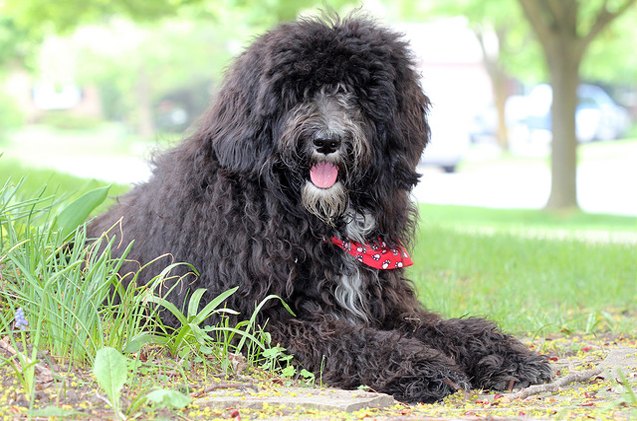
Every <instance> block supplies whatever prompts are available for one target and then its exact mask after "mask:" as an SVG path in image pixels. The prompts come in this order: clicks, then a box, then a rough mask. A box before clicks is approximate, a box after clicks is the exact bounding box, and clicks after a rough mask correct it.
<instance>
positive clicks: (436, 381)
mask: <svg viewBox="0 0 637 421" xmlns="http://www.w3.org/2000/svg"><path fill="white" fill-rule="evenodd" d="M428 106H429V102H428V99H427V98H426V97H425V95H424V94H423V92H422V90H421V87H420V85H419V75H418V74H417V72H416V71H415V66H414V60H413V58H412V57H411V55H410V52H409V50H408V48H407V45H406V43H405V42H404V41H403V40H402V39H401V37H400V35H398V34H396V33H394V32H392V31H390V30H387V29H384V28H382V27H380V26H378V25H377V24H376V23H374V22H372V21H371V20H369V19H365V18H356V17H350V18H347V19H343V20H339V19H333V20H301V21H299V22H295V23H289V24H283V25H281V26H279V27H277V28H275V29H274V30H272V31H270V32H268V33H266V34H265V35H263V36H261V37H260V38H258V39H257V40H256V41H255V42H254V43H253V44H252V45H251V46H250V47H249V48H248V49H247V50H246V51H245V52H244V53H243V54H242V55H241V56H239V57H238V59H237V60H236V61H235V63H234V64H233V65H232V66H231V68H230V69H229V70H228V72H227V75H226V78H225V82H224V83H223V86H222V87H221V90H220V92H219V94H218V96H217V98H216V100H215V101H214V103H213V105H212V107H211V108H210V110H209V111H208V112H207V114H206V115H205V116H204V117H203V119H202V120H201V121H200V124H199V126H198V127H199V128H198V130H197V131H196V132H195V133H194V134H193V135H192V136H190V137H189V138H188V139H186V140H185V141H184V142H183V143H181V144H180V145H179V146H177V147H176V148H174V149H172V150H170V151H168V152H167V153H165V154H163V155H162V156H160V157H159V158H158V159H157V160H156V162H155V164H156V168H155V170H154V174H153V176H152V178H151V179H150V181H148V182H147V183H144V184H141V185H138V186H136V187H135V188H134V189H133V190H132V191H131V192H130V193H128V194H127V195H125V196H123V197H122V198H121V199H120V200H119V202H118V204H116V205H115V206H114V207H113V208H112V209H111V210H110V211H109V212H107V213H106V214H104V215H102V216H100V217H98V218H97V219H96V220H95V221H94V222H93V223H92V225H91V226H90V233H91V234H92V235H94V236H98V235H99V234H100V233H102V232H104V231H106V230H108V229H109V228H110V227H111V226H113V225H114V224H116V223H117V221H120V220H121V234H119V233H118V234H117V235H118V236H120V237H121V238H120V240H123V241H122V242H123V243H124V244H126V243H128V242H130V241H131V240H135V244H134V246H133V248H132V252H131V254H130V255H129V256H128V257H129V259H132V260H134V261H136V262H138V263H139V264H140V265H145V264H147V263H148V262H151V261H152V260H153V259H154V258H156V257H157V256H160V255H162V254H164V253H170V254H171V256H173V258H174V259H175V260H177V261H186V262H190V263H192V264H193V265H194V266H195V267H196V268H197V269H198V270H199V271H200V276H199V277H198V278H196V279H194V280H192V282H190V283H187V284H184V285H181V286H178V288H175V289H174V290H173V291H172V292H171V293H170V295H169V298H170V300H172V301H173V302H175V303H176V304H178V305H182V304H183V302H184V300H185V299H186V297H187V296H188V293H189V292H191V291H194V289H196V288H201V287H203V288H205V289H206V290H207V292H206V295H205V296H204V301H205V300H208V301H209V300H210V299H212V298H213V297H215V296H216V295H218V294H220V293H221V292H223V291H226V290H228V289H230V288H232V287H234V286H236V285H239V287H240V288H239V290H238V292H237V293H236V294H235V295H233V296H232V297H231V298H230V300H229V302H228V306H229V307H230V308H234V309H236V310H239V311H240V312H241V314H242V315H243V316H244V317H246V316H248V315H250V314H251V313H252V312H253V311H254V308H255V304H256V303H259V302H260V301H262V300H263V299H264V298H265V297H266V296H267V295H270V294H276V295H278V296H280V297H282V298H283V299H284V300H285V301H286V302H287V303H289V304H290V306H291V307H292V309H293V310H294V311H295V313H296V317H293V316H291V315H290V314H288V313H287V312H286V311H285V310H284V309H283V308H282V307H281V306H280V305H277V304H276V303H274V302H269V303H268V304H267V305H266V307H265V308H264V309H263V311H262V312H261V313H260V321H261V322H262V323H263V322H265V321H266V320H268V325H267V326H268V329H269V331H270V332H271V334H272V338H273V340H274V341H276V342H279V343H281V344H282V345H283V346H285V347H286V348H287V349H288V350H289V352H291V353H292V354H293V355H294V356H295V357H296V358H297V359H298V361H299V362H300V364H301V365H302V366H303V367H305V368H307V369H308V370H311V371H315V372H317V373H318V372H319V370H322V376H323V380H324V381H325V382H326V383H328V384H330V385H333V386H336V387H341V388H355V387H357V386H359V385H367V386H369V387H371V388H372V389H374V390H377V391H382V392H386V393H389V394H392V395H393V396H394V397H396V398H397V399H399V400H401V401H406V402H431V401H436V400H439V399H441V398H443V397H444V396H446V395H447V394H449V393H452V392H453V391H455V390H457V389H467V388H470V387H475V388H488V389H504V388H506V387H508V386H511V384H514V383H515V384H516V385H518V386H520V385H521V386H524V385H528V384H531V383H540V382H544V381H547V380H548V379H549V378H550V377H551V370H550V368H549V365H548V364H547V362H546V360H545V359H544V358H543V357H541V356H538V355H536V354H534V353H532V352H530V351H529V350H528V349H526V348H525V347H524V346H523V345H522V344H521V343H520V342H519V341H518V340H516V339H514V338H513V337H511V336H509V335H506V334H503V333H501V332H500V331H499V330H498V329H497V328H496V327H495V326H494V325H493V324H492V323H491V322H489V321H486V320H482V319H476V318H468V319H453V320H443V319H442V318H440V317H439V316H438V315H436V314H433V313H430V312H427V311H426V310H424V309H423V308H422V307H421V305H420V304H419V302H418V300H417V298H416V296H415V294H414V290H413V288H412V286H411V284H410V282H409V281H408V280H407V279H406V278H405V273H404V269H395V270H377V269H372V268H369V267H366V266H363V265H360V264H359V263H358V262H356V261H355V260H354V259H353V258H352V257H351V256H350V255H348V254H347V253H345V252H343V251H342V250H341V249H340V248H338V247H336V246H334V245H333V244H332V243H331V242H330V241H329V239H330V238H331V237H332V236H337V237H340V238H343V239H347V238H349V239H354V240H357V241H360V242H365V241H370V240H374V239H378V238H382V239H383V240H384V241H386V242H387V243H389V244H391V245H405V246H407V247H408V246H409V245H410V242H411V240H412V238H413V233H414V229H415V220H416V213H415V208H414V206H413V204H412V203H411V202H410V199H409V193H410V190H411V189H412V187H413V186H414V185H415V184H416V182H417V181H418V174H417V173H416V172H415V168H416V165H417V163H418V160H419V158H420V155H421V153H422V151H423V149H424V147H425V145H426V143H427V141H428V139H429V127H428V125H427V121H426V111H427V109H428ZM326 162H329V163H330V164H327V165H334V166H336V167H337V169H338V170H337V171H338V180H337V181H336V182H335V184H333V185H331V186H330V187H326V186H323V187H318V186H316V185H315V184H314V182H313V180H312V177H311V175H310V173H311V172H312V169H313V166H315V165H316V164H317V163H326ZM330 168H333V167H330ZM328 184H330V183H328ZM122 249H123V247H122V248H120V249H118V250H122ZM119 252H120V253H121V251H119ZM166 263H167V262H166V261H161V260H160V261H158V262H156V263H155V264H154V265H150V266H149V267H147V268H146V269H145V270H144V273H145V274H146V275H143V276H142V278H144V277H145V279H146V280H147V279H148V277H149V276H150V275H151V274H153V273H157V272H158V271H159V269H160V268H161V267H163V266H165V264H166ZM162 265H163V266H162ZM131 269H133V267H132V266H131V264H129V265H128V266H126V267H125V268H124V269H123V271H127V270H131ZM166 317H167V320H168V321H169V322H171V320H170V318H169V317H168V316H166ZM172 322H174V320H172Z"/></svg>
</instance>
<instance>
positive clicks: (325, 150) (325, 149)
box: [313, 136, 341, 155]
mask: <svg viewBox="0 0 637 421" xmlns="http://www.w3.org/2000/svg"><path fill="white" fill-rule="evenodd" d="M313 142H314V146H316V150H317V152H319V153H322V154H324V155H329V154H331V153H333V152H336V151H337V150H338V148H339V147H340V146H341V140H340V139H339V138H338V137H333V136H320V137H316V138H314V141H313Z"/></svg>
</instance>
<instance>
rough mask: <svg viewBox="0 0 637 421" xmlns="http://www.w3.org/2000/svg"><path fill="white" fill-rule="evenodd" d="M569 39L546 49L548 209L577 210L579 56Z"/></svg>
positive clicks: (561, 40)
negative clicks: (550, 94) (549, 90)
mask: <svg viewBox="0 0 637 421" xmlns="http://www.w3.org/2000/svg"><path fill="white" fill-rule="evenodd" d="M576 51H577V48H574V46H573V45H572V43H570V42H568V40H564V39H560V40H559V41H557V42H555V44H553V45H551V46H550V47H549V49H548V51H546V55H547V61H548V65H549V73H550V79H551V86H552V87H553V105H552V107H551V124H552V131H553V141H552V142H551V195H550V197H549V200H548V203H547V204H546V208H547V209H552V210H556V209H560V210H568V209H577V208H578V205H577V134H576V129H575V112H576V109H577V103H578V98H577V87H578V85H579V67H580V62H581V57H579V56H578V54H577V52H576Z"/></svg>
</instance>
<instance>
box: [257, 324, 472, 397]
mask: <svg viewBox="0 0 637 421" xmlns="http://www.w3.org/2000/svg"><path fill="white" fill-rule="evenodd" d="M269 330H270V332H271V334H272V336H273V339H274V341H275V342H278V343H281V344H282V345H283V346H285V347H286V348H287V349H288V351H289V352H290V353H291V354H293V355H294V356H295V357H296V358H297V360H298V361H299V362H300V364H301V365H302V366H303V367H305V368H306V369H308V370H310V371H312V372H314V373H315V374H316V376H321V378H322V380H323V381H324V382H326V383H327V384H329V385H331V386H334V387H339V388H343V389H353V388H356V387H358V386H360V385H365V386H369V387H370V388H371V389H373V390H375V391H378V392H384V393H388V394H391V395H393V396H394V397H395V398H396V399H398V400H400V401H403V402H434V401H438V400H440V399H442V398H444V397H445V396H446V395H449V394H451V393H453V392H455V391H456V390H458V389H468V388H469V381H468V378H467V376H466V375H465V373H464V372H463V371H462V370H461V369H460V368H459V367H458V365H456V363H455V362H454V360H453V359H452V358H449V357H447V356H445V355H444V354H443V353H442V352H440V351H439V350H436V349H434V348H432V347H429V346H426V345H425V344H423V343H422V342H421V341H418V340H416V339H413V338H408V337H405V335H403V334H401V333H400V332H398V331H382V330H377V329H373V328H369V327H363V326H359V325H354V324H351V323H349V322H347V321H343V320H335V319H327V318H323V319H320V320H312V321H304V320H298V319H294V320H289V321H287V322H285V323H284V322H280V323H275V324H274V325H271V326H270V327H269Z"/></svg>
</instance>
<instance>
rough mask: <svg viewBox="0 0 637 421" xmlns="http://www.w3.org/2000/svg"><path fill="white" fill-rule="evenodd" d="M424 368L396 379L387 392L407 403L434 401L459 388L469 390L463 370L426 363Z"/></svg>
mask: <svg viewBox="0 0 637 421" xmlns="http://www.w3.org/2000/svg"><path fill="white" fill-rule="evenodd" d="M421 368H422V370H419V371H417V372H414V373H413V374H410V375H407V376H402V377H398V378H396V379H394V381H392V382H391V383H390V384H388V385H387V387H386V390H385V392H386V393H389V394H391V395H393V396H394V398H395V399H396V400H399V401H401V402H406V403H420V402H424V403H432V402H437V401H440V400H442V399H443V398H444V397H445V396H447V395H451V394H453V393H455V392H457V391H458V390H469V389H470V388H471V384H470V382H469V378H468V377H467V375H466V374H465V373H463V372H462V371H458V370H456V369H450V368H449V367H447V366H437V367H436V366H434V365H432V364H426V365H424V366H422V367H421Z"/></svg>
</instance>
